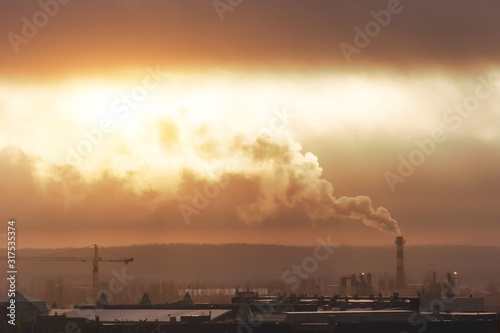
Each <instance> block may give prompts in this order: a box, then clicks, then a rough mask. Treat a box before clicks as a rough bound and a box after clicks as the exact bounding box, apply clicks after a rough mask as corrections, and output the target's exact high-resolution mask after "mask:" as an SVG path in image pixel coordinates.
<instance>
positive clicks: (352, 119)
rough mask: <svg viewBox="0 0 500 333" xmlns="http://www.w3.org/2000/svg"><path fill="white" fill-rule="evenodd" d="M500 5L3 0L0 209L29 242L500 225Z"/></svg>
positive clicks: (338, 239)
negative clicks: (34, 0)
mask: <svg viewBox="0 0 500 333" xmlns="http://www.w3.org/2000/svg"><path fill="white" fill-rule="evenodd" d="M499 10H500V3H498V2H494V1H486V0H482V1H475V2H471V1H465V0H454V1H451V0H444V1H440V2H435V1H430V0H421V1H411V0H405V1H397V0H390V1H378V0H376V1H373V0H370V1H368V0H362V1H356V2H354V1H347V0H341V1H326V0H311V1H299V0H289V1H286V2H285V1H272V0H267V1H263V0H255V1H248V0H220V1H219V0H215V1H213V0H183V1H173V0H164V1H159V0H143V1H139V0H99V1H97V0H88V1H76V0H72V1H71V0H41V1H38V2H29V3H27V2H22V1H3V2H2V3H0V32H1V35H2V36H3V37H2V38H1V39H0V215H1V216H0V220H3V221H5V223H6V224H7V221H8V220H9V219H16V221H17V223H16V225H17V228H18V229H17V233H18V235H17V239H18V246H20V247H25V248H26V247H51V248H54V247H66V246H86V245H89V244H94V243H97V244H100V245H104V246H112V245H131V244H149V243H266V244H286V245H316V244H317V238H318V237H319V236H325V235H330V236H331V239H332V240H333V241H334V242H335V243H338V244H346V245H366V246H368V245H370V246H371V245H381V246H391V245H393V244H394V239H395V237H396V236H397V235H403V236H404V237H405V238H406V239H407V244H412V245H424V244H467V245H494V246H496V245H499V236H500V224H499V223H498V222H499V219H500V205H499V203H500V172H499V171H498V165H499V164H500V150H499V148H500V134H499V131H498V129H499V128H500V64H499V63H498V59H500V57H499V56H500V44H499V43H498V42H497V39H498V36H500V23H499V22H498V17H497V15H496V13H498V11H499ZM0 236H1V235H0ZM0 241H1V239H0Z"/></svg>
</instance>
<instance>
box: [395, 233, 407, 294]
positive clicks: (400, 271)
mask: <svg viewBox="0 0 500 333" xmlns="http://www.w3.org/2000/svg"><path fill="white" fill-rule="evenodd" d="M405 242H406V241H405V240H404V239H403V236H398V237H397V238H396V245H397V253H396V289H404V288H405V266H404V260H403V244H404V243H405Z"/></svg>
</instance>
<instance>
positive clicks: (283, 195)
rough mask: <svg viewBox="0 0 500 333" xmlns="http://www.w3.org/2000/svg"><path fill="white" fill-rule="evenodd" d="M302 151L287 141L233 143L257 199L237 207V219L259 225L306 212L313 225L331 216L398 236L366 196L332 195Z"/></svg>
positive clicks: (318, 169)
mask: <svg viewBox="0 0 500 333" xmlns="http://www.w3.org/2000/svg"><path fill="white" fill-rule="evenodd" d="M301 150H302V147H301V146H300V144H298V143H296V142H294V141H293V140H292V139H291V138H290V137H289V136H288V137H280V138H276V137H263V136H261V137H258V138H256V139H255V140H252V141H251V142H245V143H243V142H238V143H237V144H236V151H239V152H240V153H241V152H242V153H243V155H244V156H245V158H247V159H249V160H248V163H249V164H250V165H252V169H251V170H252V171H251V172H250V173H251V175H250V176H252V177H256V178H257V179H259V182H260V187H261V195H260V197H259V198H258V199H257V200H256V201H255V202H252V203H249V204H247V205H245V206H241V207H238V214H239V217H240V218H241V219H242V220H243V221H245V222H247V223H256V222H261V221H262V220H264V219H266V218H269V217H273V216H276V215H277V214H279V213H280V212H282V211H283V210H288V209H291V208H293V207H296V206H302V207H304V208H305V211H306V212H307V214H308V216H309V217H310V218H311V220H312V221H318V220H327V219H329V218H332V217H339V218H349V219H354V220H359V221H361V222H363V223H364V224H365V225H367V226H370V227H373V228H376V229H379V230H381V231H384V232H388V233H392V234H395V235H400V234H401V231H400V229H399V227H398V224H397V222H396V220H394V219H393V218H392V217H391V215H390V214H389V212H388V210H387V209H385V208H384V207H378V208H374V207H373V204H372V201H371V199H370V198H369V197H367V196H356V197H345V196H343V197H339V198H336V197H335V196H334V195H333V186H332V184H331V183H329V182H328V181H326V180H325V179H322V173H323V170H322V168H321V167H320V166H319V163H318V159H317V157H316V156H314V155H313V154H312V153H306V154H302V153H301Z"/></svg>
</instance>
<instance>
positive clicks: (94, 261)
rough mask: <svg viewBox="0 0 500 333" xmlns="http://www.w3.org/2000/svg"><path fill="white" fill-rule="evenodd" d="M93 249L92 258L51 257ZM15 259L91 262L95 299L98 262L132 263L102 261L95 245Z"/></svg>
mask: <svg viewBox="0 0 500 333" xmlns="http://www.w3.org/2000/svg"><path fill="white" fill-rule="evenodd" d="M92 246H93V247H94V257H51V256H53V255H57V254H63V253H68V252H72V251H77V250H81V249H86V248H89V247H92ZM106 251H107V252H109V253H111V254H113V255H115V256H116V254H114V253H112V252H111V251H109V250H106ZM117 257H118V256H117ZM6 259H7V257H0V260H6ZM16 259H20V260H30V261H81V262H89V261H92V266H93V270H92V291H93V294H92V295H93V296H95V297H97V288H99V262H100V261H101V262H123V263H125V264H126V265H127V264H128V263H129V262H133V261H134V258H127V259H103V258H102V257H99V246H98V245H97V244H93V245H89V246H86V247H82V248H79V249H73V250H69V251H64V252H59V253H53V254H49V255H45V256H40V257H36V256H32V257H16Z"/></svg>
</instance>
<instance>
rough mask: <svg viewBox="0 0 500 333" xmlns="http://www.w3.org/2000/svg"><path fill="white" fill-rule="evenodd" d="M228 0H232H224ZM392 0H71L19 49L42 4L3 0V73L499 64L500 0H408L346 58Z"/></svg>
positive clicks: (0, 21)
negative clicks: (221, 4) (224, 7)
mask: <svg viewBox="0 0 500 333" xmlns="http://www.w3.org/2000/svg"><path fill="white" fill-rule="evenodd" d="M222 1H224V0H222ZM387 8H388V1H382V0H376V1H373V0H370V1H368V0H365V1H356V2H353V1H349V0H341V1H327V0H313V1H299V0H290V1H286V2H283V1H268V0H266V1H264V0H259V1H243V2H242V3H241V5H239V6H237V7H234V9H233V10H232V11H227V12H225V13H224V15H223V17H224V21H223V22H221V21H220V19H219V15H218V14H217V12H216V10H215V8H214V5H213V1H211V0H210V1H209V0H206V1H198V0H185V1H156V0H146V1H136V0H133V1H110V0H106V1H102V0H88V1H70V2H68V3H67V4H65V5H60V8H59V11H58V13H57V14H56V15H54V17H53V18H50V19H49V21H48V24H46V25H45V26H43V27H41V28H39V29H38V32H37V33H36V34H35V36H34V37H33V38H27V40H28V43H27V44H20V45H19V52H18V53H17V54H16V53H15V52H14V50H13V47H12V45H11V42H10V41H9V38H8V34H9V33H10V32H13V33H15V34H18V35H22V31H21V30H22V26H23V24H24V23H23V21H22V18H23V17H27V18H28V20H29V21H33V15H35V14H36V13H37V12H39V11H40V10H41V7H40V6H39V4H38V3H37V2H35V1H33V2H29V3H27V2H21V1H3V2H2V3H1V4H0V13H1V14H0V16H1V19H0V32H1V34H2V36H4V37H3V38H2V40H1V42H0V54H1V57H2V61H1V62H0V70H1V71H2V74H3V75H4V76H6V75H9V76H20V75H22V74H24V75H27V76H28V77H34V76H35V75H38V74H40V75H45V76H58V75H60V74H62V73H66V74H68V73H78V74H87V73H89V72H92V73H94V74H95V73H103V72H104V71H110V70H113V69H114V70H116V71H119V70H121V69H123V68H137V67H139V68H142V67H143V66H148V65H151V64H161V65H165V66H168V67H170V68H172V67H175V68H179V67H185V66H188V67H203V66H207V65H210V66H211V65H215V66H227V65H234V66H243V67H276V66H279V67H295V68H297V67H300V68H315V67H316V68H317V67H346V68H353V67H357V66H377V67H379V66H383V67H411V68H414V67H452V68H456V69H460V70H462V69H464V68H467V67H471V66H472V67H477V66H490V65H492V64H497V59H498V57H499V55H500V45H499V44H498V43H497V42H496V39H497V37H498V36H499V35H500V23H499V21H498V17H497V13H498V12H499V11H500V3H499V2H497V1H487V0H481V1H467V0H458V1H457V0H446V1H439V2H435V1H431V0H422V1H411V2H410V1H401V5H400V6H399V7H398V8H399V13H398V14H393V15H392V18H391V22H390V23H389V24H388V25H387V27H385V28H382V29H381V32H380V34H378V35H377V36H375V37H373V40H372V41H371V42H370V44H369V45H368V46H366V47H363V48H360V53H359V54H353V55H352V62H351V64H348V63H347V62H346V59H345V58H344V55H343V53H342V51H341V49H340V47H339V45H340V43H342V42H346V43H349V44H352V45H354V35H355V31H354V30H353V29H354V27H355V26H358V27H360V28H361V29H364V28H365V25H366V23H368V22H370V21H372V20H373V19H374V18H373V16H372V14H371V13H370V12H371V11H372V10H375V11H377V12H378V11H380V10H384V9H387Z"/></svg>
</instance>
